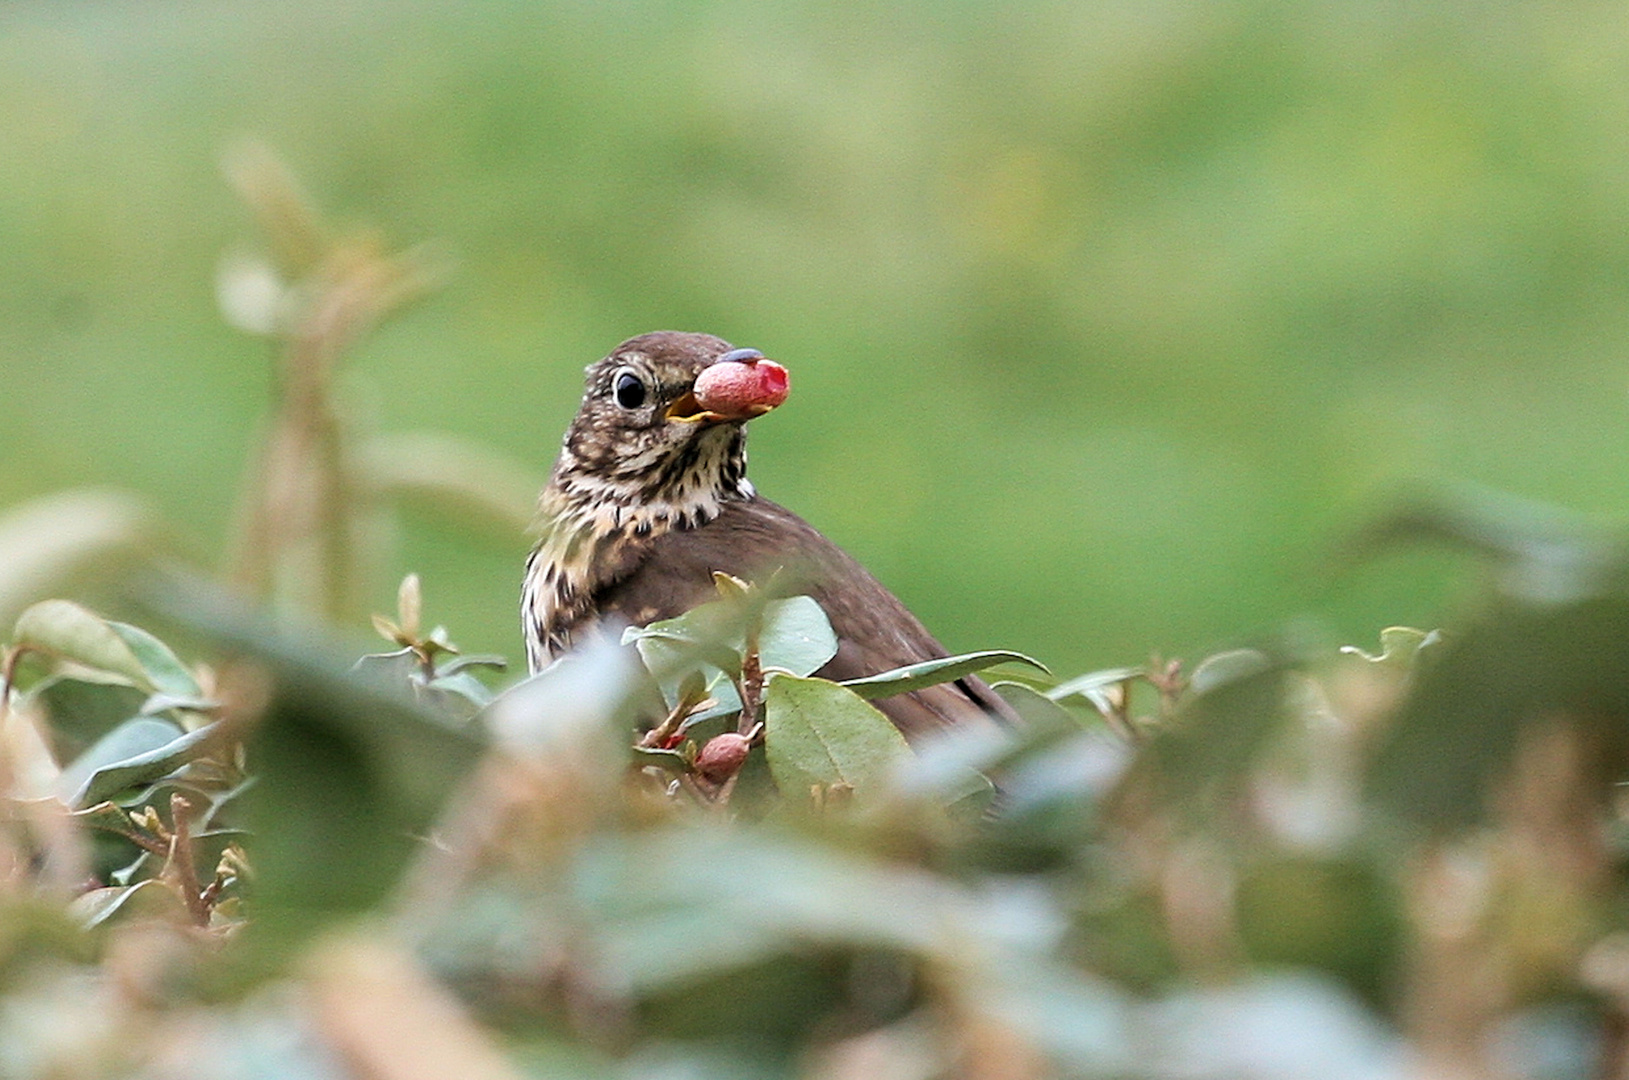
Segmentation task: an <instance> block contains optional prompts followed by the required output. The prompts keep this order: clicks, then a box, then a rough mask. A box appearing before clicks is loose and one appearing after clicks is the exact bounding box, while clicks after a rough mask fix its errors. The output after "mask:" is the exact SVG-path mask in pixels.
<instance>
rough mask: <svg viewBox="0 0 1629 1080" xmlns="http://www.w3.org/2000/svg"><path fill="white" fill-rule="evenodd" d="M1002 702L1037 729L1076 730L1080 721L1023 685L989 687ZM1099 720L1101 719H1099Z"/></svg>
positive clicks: (1050, 700)
mask: <svg viewBox="0 0 1629 1080" xmlns="http://www.w3.org/2000/svg"><path fill="white" fill-rule="evenodd" d="M990 689H992V690H994V691H995V692H996V694H997V695H999V696H1000V698H1001V700H1002V701H1005V702H1006V703H1007V704H1008V705H1011V706H1012V711H1013V712H1015V713H1017V714H1018V716H1019V719H1021V720H1023V721H1024V722H1025V723H1026V724H1029V725H1030V726H1032V727H1037V728H1047V729H1056V728H1068V729H1071V730H1073V729H1078V728H1079V727H1080V721H1079V720H1077V719H1076V718H1075V715H1074V714H1073V713H1071V712H1070V711H1069V710H1068V709H1066V708H1064V707H1063V706H1062V705H1059V704H1058V703H1057V702H1056V701H1054V700H1052V698H1051V697H1049V696H1048V695H1046V694H1042V693H1038V692H1037V691H1036V690H1034V689H1033V688H1031V687H1028V686H1025V685H1024V684H1023V683H1015V682H998V683H996V684H995V685H994V686H992V687H990ZM1099 719H1101V717H1099Z"/></svg>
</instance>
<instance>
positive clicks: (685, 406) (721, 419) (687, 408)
mask: <svg viewBox="0 0 1629 1080" xmlns="http://www.w3.org/2000/svg"><path fill="white" fill-rule="evenodd" d="M773 408H775V406H773V405H766V404H764V403H762V402H753V403H751V404H749V405H745V406H743V407H742V408H740V409H739V410H735V409H732V410H731V411H729V412H720V411H718V410H717V409H707V408H703V407H702V404H701V402H699V401H697V400H696V392H695V391H694V390H686V391H685V392H684V393H683V394H681V395H680V396H679V399H678V400H677V401H675V402H674V403H673V404H671V405H669V406H668V407H667V412H665V413H663V414H662V415H663V416H664V417H665V418H667V419H669V420H677V421H679V422H680V423H684V424H722V423H725V422H726V421H729V420H751V419H752V418H753V417H755V416H762V415H764V413H766V412H769V411H770V410H772V409H773Z"/></svg>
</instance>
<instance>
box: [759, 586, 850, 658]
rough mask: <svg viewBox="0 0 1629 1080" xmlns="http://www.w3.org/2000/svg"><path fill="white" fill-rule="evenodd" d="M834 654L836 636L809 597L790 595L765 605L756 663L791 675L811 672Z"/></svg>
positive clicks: (829, 623)
mask: <svg viewBox="0 0 1629 1080" xmlns="http://www.w3.org/2000/svg"><path fill="white" fill-rule="evenodd" d="M836 655H837V635H836V634H835V633H833V632H832V628H831V621H830V620H828V619H827V618H826V612H825V611H824V610H823V609H822V608H821V606H820V605H819V604H818V603H816V602H815V599H814V597H812V596H792V597H788V598H787V599H785V600H771V601H770V602H769V603H768V604H765V605H764V617H763V624H762V625H761V626H760V627H759V630H758V662H759V664H760V665H761V666H762V667H763V668H764V670H766V671H767V670H769V669H770V668H777V669H779V670H781V671H786V672H789V673H791V674H793V675H812V674H814V673H815V672H816V671H819V670H820V669H821V668H823V667H825V666H826V661H828V660H830V659H831V658H832V657H834V656H836Z"/></svg>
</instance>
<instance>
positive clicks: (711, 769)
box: [696, 731, 752, 784]
mask: <svg viewBox="0 0 1629 1080" xmlns="http://www.w3.org/2000/svg"><path fill="white" fill-rule="evenodd" d="M751 749H752V740H751V739H749V738H747V737H746V736H745V735H742V734H739V733H738V732H734V731H726V732H725V733H724V734H722V735H714V736H713V737H712V738H711V739H708V740H707V745H705V746H703V747H702V748H701V753H699V754H697V755H696V771H697V772H698V773H700V774H701V775H702V776H703V777H704V778H706V779H708V780H711V781H712V782H713V783H715V784H722V783H723V782H724V781H726V780H728V779H729V778H730V777H732V776H734V775H735V774H736V773H737V772H740V771H741V766H742V765H745V764H746V761H747V754H748V752H749V751H751Z"/></svg>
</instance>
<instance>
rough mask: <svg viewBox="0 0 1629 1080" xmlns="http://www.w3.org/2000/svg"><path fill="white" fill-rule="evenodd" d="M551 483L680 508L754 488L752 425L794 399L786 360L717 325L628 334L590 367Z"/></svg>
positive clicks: (613, 498)
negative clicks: (749, 465)
mask: <svg viewBox="0 0 1629 1080" xmlns="http://www.w3.org/2000/svg"><path fill="white" fill-rule="evenodd" d="M587 375H588V379H587V387H586V390H585V392H584V394H583V401H582V406H581V408H579V409H578V411H577V416H576V418H575V419H574V420H573V421H572V423H571V427H570V429H569V430H568V431H567V432H566V437H565V442H564V445H563V447H562V450H561V455H560V461H559V463H558V464H557V465H556V466H555V472H554V478H553V482H552V486H553V487H555V488H556V489H557V490H560V491H561V493H562V494H573V495H577V496H586V497H592V498H594V499H596V500H603V501H611V502H618V503H623V504H626V505H635V504H668V505H672V506H674V507H675V508H676V509H679V508H683V507H686V506H689V505H691V504H694V503H696V502H697V501H698V499H699V500H701V501H702V502H704V503H705V502H710V501H716V499H718V498H727V497H730V496H731V495H743V496H746V495H750V494H751V493H752V489H751V487H750V486H749V485H748V484H747V482H746V456H745V449H744V444H745V432H744V430H743V425H744V424H745V423H746V421H748V420H751V419H752V418H753V417H756V416H762V415H763V414H764V413H767V412H769V411H770V410H771V409H773V408H775V407H776V406H777V405H779V404H780V403H781V402H782V401H784V400H786V393H787V377H786V369H785V368H783V367H781V366H780V365H779V364H777V363H775V362H774V361H773V360H767V359H765V358H764V355H763V354H762V353H760V352H758V351H757V350H756V349H737V348H735V347H733V346H732V345H730V343H729V342H727V341H724V340H722V339H720V338H716V337H713V336H712V335H710V334H689V333H679V332H677V331H666V330H665V331H658V332H656V333H652V334H642V335H640V336H639V337H635V338H629V339H628V340H627V341H624V342H623V343H622V344H621V345H618V346H617V347H616V348H615V349H613V350H611V352H610V354H609V355H608V356H606V357H605V358H604V359H603V360H599V361H596V362H595V363H593V364H591V365H589V367H588V372H587Z"/></svg>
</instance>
